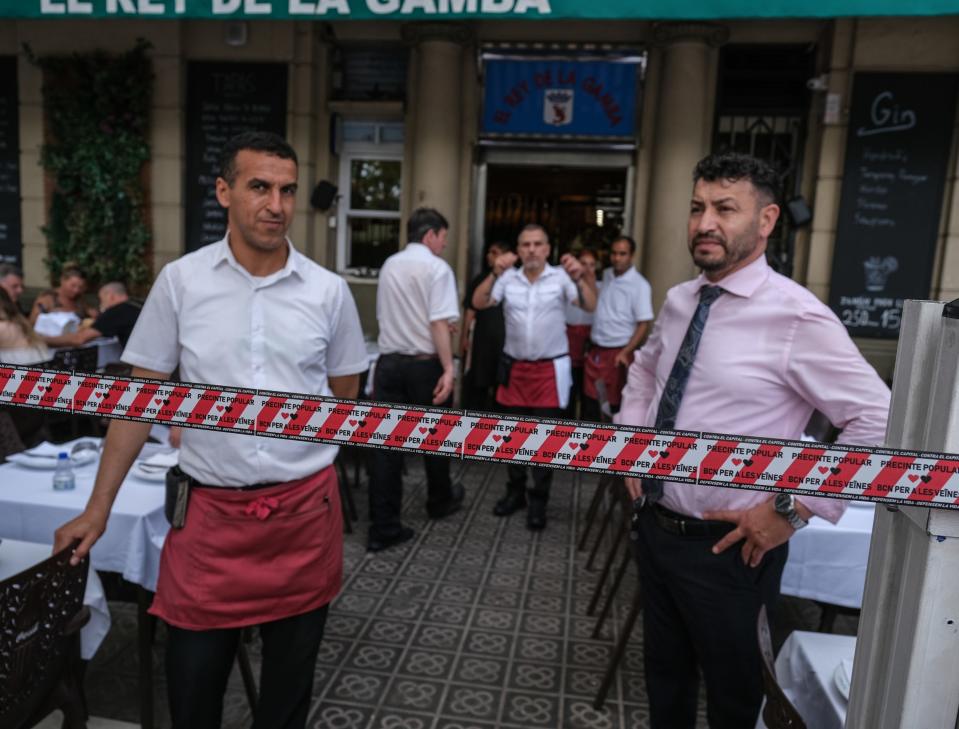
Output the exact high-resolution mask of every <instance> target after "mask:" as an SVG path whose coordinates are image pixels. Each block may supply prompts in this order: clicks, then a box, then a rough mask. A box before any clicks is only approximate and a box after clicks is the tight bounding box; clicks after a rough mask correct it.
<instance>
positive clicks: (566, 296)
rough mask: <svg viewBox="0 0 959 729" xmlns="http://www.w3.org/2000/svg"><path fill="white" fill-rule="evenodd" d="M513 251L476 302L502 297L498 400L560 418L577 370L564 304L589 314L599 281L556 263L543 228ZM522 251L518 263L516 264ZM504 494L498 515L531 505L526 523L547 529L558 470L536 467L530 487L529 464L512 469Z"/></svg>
mask: <svg viewBox="0 0 959 729" xmlns="http://www.w3.org/2000/svg"><path fill="white" fill-rule="evenodd" d="M516 251H517V252H516V253H504V254H503V255H501V256H500V257H499V258H497V259H496V261H495V263H494V264H493V270H492V271H491V272H490V274H489V276H487V277H486V279H485V280H484V281H483V282H482V283H481V284H480V285H479V286H477V287H476V291H475V292H474V294H473V307H474V308H476V309H485V308H487V307H490V306H495V305H496V304H497V303H499V302H503V311H504V314H505V316H506V344H505V345H504V347H503V349H504V357H503V361H502V363H501V368H500V369H501V376H500V378H499V379H500V386H499V388H498V389H497V391H496V402H497V404H498V405H499V406H500V408H501V409H502V410H503V412H506V413H510V414H514V415H534V416H540V417H558V416H560V415H561V414H562V411H563V408H565V407H566V406H567V404H568V403H569V391H570V386H571V385H572V369H571V366H570V358H569V341H568V340H567V338H566V305H567V304H570V303H575V304H576V305H578V306H581V307H582V308H583V309H585V310H586V311H593V309H595V308H596V280H595V278H594V277H593V276H592V275H591V274H589V273H588V272H587V270H586V269H585V268H584V267H583V265H582V264H581V263H580V262H579V261H578V260H576V258H575V257H574V256H572V255H570V254H568V253H567V254H565V255H564V256H563V257H562V259H560V263H561V264H562V267H559V266H551V265H549V264H548V263H547V262H546V261H547V260H548V259H549V252H550V244H549V235H548V234H547V233H546V231H545V230H544V229H543V227H542V226H541V225H536V224H530V225H527V226H526V227H525V228H523V230H522V231H521V232H520V234H519V238H518V240H517V245H516ZM517 254H518V256H519V260H520V262H521V263H522V267H521V268H513V265H514V264H515V263H516V260H517ZM507 470H508V472H509V481H508V483H507V485H506V495H505V496H504V497H503V498H502V499H500V500H499V501H498V502H496V507H495V508H494V509H493V513H494V514H496V515H497V516H508V515H509V514H512V513H513V512H514V511H517V510H518V509H522V508H524V507H526V506H527V504H528V505H529V509H528V511H527V513H526V526H528V527H529V528H530V529H542V528H543V527H545V526H546V503H547V501H548V500H549V487H550V483H551V481H552V477H553V472H552V470H550V469H549V468H543V467H535V468H533V469H532V471H533V486H532V487H531V488H530V489H529V491H528V492H527V491H526V468H525V467H524V466H522V465H517V464H510V465H508V466H507Z"/></svg>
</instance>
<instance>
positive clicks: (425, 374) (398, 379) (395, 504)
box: [370, 354, 451, 539]
mask: <svg viewBox="0 0 959 729" xmlns="http://www.w3.org/2000/svg"><path fill="white" fill-rule="evenodd" d="M442 374H443V366H442V365H441V364H440V362H439V360H438V359H415V358H413V357H404V356H402V355H396V354H385V355H383V356H381V357H380V358H379V360H378V361H377V363H376V370H375V372H374V375H373V378H374V379H373V397H374V398H375V399H376V400H377V401H378V402H384V403H400V404H407V405H424V406H432V405H433V388H434V387H436V382H437V380H439V378H440V375H442ZM443 404H444V405H449V403H448V402H447V403H443ZM423 464H424V466H425V468H426V492H427V496H426V511H427V513H431V512H434V511H436V510H442V508H443V507H444V506H445V505H446V504H448V503H449V501H450V498H451V492H450V463H449V459H448V458H445V457H443V456H423ZM402 510H403V454H402V453H400V452H398V451H386V450H376V451H374V453H373V470H372V478H371V479H370V521H371V522H372V523H371V524H370V539H389V538H390V537H394V536H396V535H397V534H399V532H400V529H401V528H402V524H401V522H400V513H401V512H402Z"/></svg>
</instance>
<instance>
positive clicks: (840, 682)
mask: <svg viewBox="0 0 959 729" xmlns="http://www.w3.org/2000/svg"><path fill="white" fill-rule="evenodd" d="M851 679H852V661H851V660H849V659H848V658H844V659H843V660H841V661H840V662H839V665H838V666H836V670H835V671H834V672H833V674H832V680H833V683H835V684H836V688H837V689H839V693H840V695H841V696H842V697H843V698H844V699H845V700H846V701H849V685H850V683H851Z"/></svg>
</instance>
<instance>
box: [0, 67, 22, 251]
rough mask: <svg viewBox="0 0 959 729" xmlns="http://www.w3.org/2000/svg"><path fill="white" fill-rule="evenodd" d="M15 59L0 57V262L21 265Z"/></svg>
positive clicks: (18, 125) (18, 131)
mask: <svg viewBox="0 0 959 729" xmlns="http://www.w3.org/2000/svg"><path fill="white" fill-rule="evenodd" d="M18 103H19V102H18V99H17V58H16V56H0V263H12V264H14V265H16V266H22V265H23V242H22V240H21V239H20V117H19V110H18Z"/></svg>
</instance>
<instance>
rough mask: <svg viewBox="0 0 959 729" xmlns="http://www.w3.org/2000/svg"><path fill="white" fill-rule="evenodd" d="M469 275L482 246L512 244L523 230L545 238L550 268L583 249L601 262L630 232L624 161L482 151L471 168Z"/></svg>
mask: <svg viewBox="0 0 959 729" xmlns="http://www.w3.org/2000/svg"><path fill="white" fill-rule="evenodd" d="M476 174H477V177H478V179H477V180H476V182H477V185H476V188H475V189H476V190H477V200H476V203H475V205H474V208H473V210H474V222H473V231H472V232H473V235H472V246H471V249H470V272H471V274H472V273H474V272H476V271H477V270H479V267H480V266H481V265H482V251H483V247H484V245H485V244H486V243H487V242H489V241H494V240H495V241H506V242H508V243H511V244H512V243H515V242H516V236H517V235H518V234H519V231H520V230H521V229H522V228H523V226H524V225H526V224H528V223H538V224H539V225H542V226H543V227H544V228H545V229H546V231H547V233H549V237H550V242H551V243H552V244H553V246H552V254H551V256H552V257H551V261H550V262H551V263H557V262H558V261H559V258H560V256H562V254H563V253H566V252H573V253H577V252H579V251H581V250H582V249H583V248H592V249H594V250H596V251H598V252H599V254H600V258H601V260H605V253H606V252H607V251H608V249H609V246H610V244H611V243H612V242H613V240H615V238H616V236H618V235H620V234H621V233H623V232H626V231H629V230H630V229H631V228H632V204H631V203H632V192H633V190H632V188H633V168H632V156H631V155H629V154H625V153H605V154H603V153H592V152H589V153H569V152H554V151H549V152H539V151H529V150H524V151H522V152H517V151H509V152H507V151H505V150H488V151H487V154H486V159H485V160H484V161H483V162H482V163H481V164H480V165H478V167H477V172H476Z"/></svg>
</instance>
